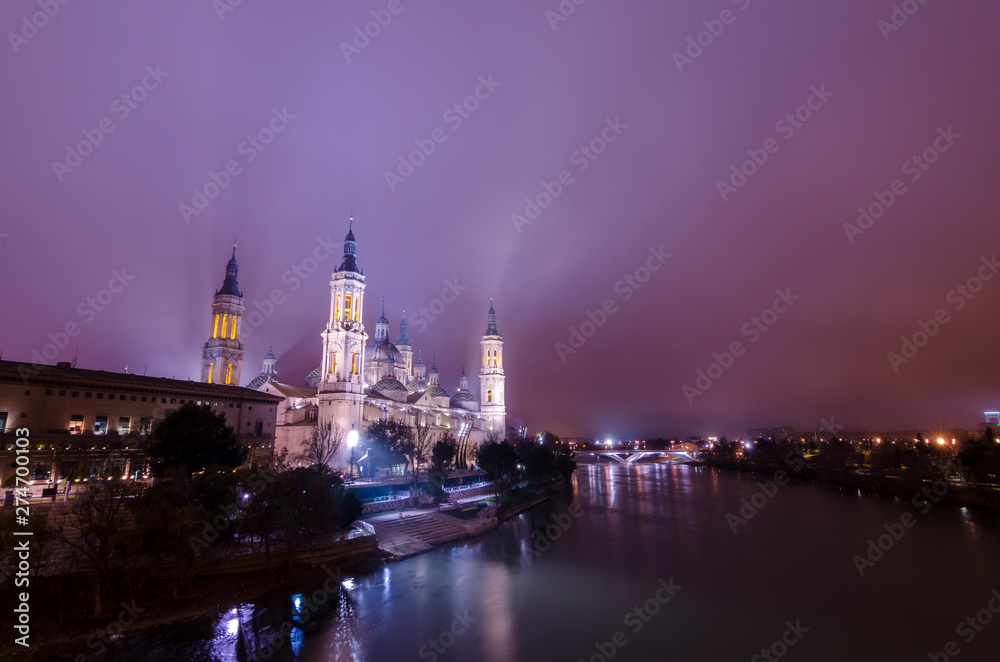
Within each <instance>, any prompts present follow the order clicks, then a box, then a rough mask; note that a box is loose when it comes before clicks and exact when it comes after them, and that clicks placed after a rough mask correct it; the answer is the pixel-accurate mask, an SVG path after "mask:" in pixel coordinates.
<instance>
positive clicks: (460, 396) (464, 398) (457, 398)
mask: <svg viewBox="0 0 1000 662" xmlns="http://www.w3.org/2000/svg"><path fill="white" fill-rule="evenodd" d="M451 401H452V402H479V400H478V399H477V398H476V396H474V395H472V392H471V391H459V392H458V393H456V394H455V395H453V396H451Z"/></svg>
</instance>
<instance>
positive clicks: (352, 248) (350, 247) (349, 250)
mask: <svg viewBox="0 0 1000 662" xmlns="http://www.w3.org/2000/svg"><path fill="white" fill-rule="evenodd" d="M357 248H358V242H357V241H356V240H355V239H354V216H351V218H350V219H349V221H348V227H347V236H346V237H344V257H343V259H341V261H340V268H338V269H337V271H352V272H354V273H361V270H360V269H358V257H357V255H356V251H357Z"/></svg>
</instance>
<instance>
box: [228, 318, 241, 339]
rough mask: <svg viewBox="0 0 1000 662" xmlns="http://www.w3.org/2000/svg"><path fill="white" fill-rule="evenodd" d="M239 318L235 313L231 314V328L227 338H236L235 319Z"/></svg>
mask: <svg viewBox="0 0 1000 662" xmlns="http://www.w3.org/2000/svg"><path fill="white" fill-rule="evenodd" d="M237 319H239V318H237V317H236V315H233V328H232V330H230V332H229V339H230V340H236V320H237Z"/></svg>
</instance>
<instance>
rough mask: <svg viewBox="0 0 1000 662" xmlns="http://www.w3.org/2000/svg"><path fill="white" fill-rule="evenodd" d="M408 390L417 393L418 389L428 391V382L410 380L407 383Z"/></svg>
mask: <svg viewBox="0 0 1000 662" xmlns="http://www.w3.org/2000/svg"><path fill="white" fill-rule="evenodd" d="M406 390H407V391H409V392H410V393H416V392H417V391H426V390H427V382H410V383H409V384H407V385H406Z"/></svg>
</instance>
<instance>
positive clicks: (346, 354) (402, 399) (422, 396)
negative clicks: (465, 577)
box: [202, 219, 507, 468]
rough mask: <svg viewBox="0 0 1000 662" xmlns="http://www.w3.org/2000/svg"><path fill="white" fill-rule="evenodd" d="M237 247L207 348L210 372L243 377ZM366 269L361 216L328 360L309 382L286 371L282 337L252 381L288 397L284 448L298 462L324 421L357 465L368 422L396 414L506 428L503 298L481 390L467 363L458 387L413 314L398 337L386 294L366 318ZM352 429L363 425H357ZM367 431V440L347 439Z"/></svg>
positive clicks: (283, 409)
mask: <svg viewBox="0 0 1000 662" xmlns="http://www.w3.org/2000/svg"><path fill="white" fill-rule="evenodd" d="M237 276H238V265H237V262H236V251H235V248H234V250H233V257H232V259H230V261H229V263H228V264H227V265H226V278H225V280H224V282H223V286H222V288H221V289H219V290H218V291H217V292H216V293H215V297H214V299H213V303H212V327H211V328H212V335H211V338H210V339H209V340H208V341H207V342H206V343H205V345H204V347H203V349H202V359H203V360H202V381H205V382H209V383H213V382H218V383H225V384H238V383H239V379H240V372H241V364H242V360H243V342H242V338H241V334H240V330H241V326H242V319H243V314H244V305H243V294H242V292H241V291H240V289H239V285H238V282H237ZM364 305H365V274H364V271H363V270H362V269H361V268H360V267H359V266H358V258H357V241H356V239H355V237H354V230H353V219H352V221H351V223H350V227H349V229H348V232H347V236H346V237H345V238H344V254H343V258H342V259H341V262H340V266H339V267H337V269H336V271H334V272H333V275H332V277H331V280H330V313H329V317H328V319H327V322H326V325H325V328H324V330H323V332H322V334H321V343H320V345H321V347H322V354H321V356H320V365H319V366H318V367H317V368H316V369H315V370H313V371H312V372H311V373H309V375H308V376H306V378H305V380H304V381H305V384H304V385H295V384H290V383H287V382H285V381H283V380H282V379H280V378H279V377H278V371H277V359H276V357H275V355H274V351H273V347H269V348H268V351H267V354H266V355H265V356H264V364H263V369H262V371H261V373H260V374H259V375H258V376H257V377H255V378H254V379H252V380H250V381H249V383H248V384H247V386H248V387H250V388H253V389H256V390H258V391H262V392H264V393H269V394H272V395H276V396H279V397H281V398H283V402H282V404H281V405H280V406H279V408H278V418H277V426H276V431H275V451H276V452H280V451H281V450H282V449H287V450H288V455H289V458H292V461H293V463H295V458H297V457H299V456H300V455H301V454H302V452H303V448H304V444H305V442H306V441H307V440H309V439H310V438H311V437H312V435H313V434H315V432H316V430H317V429H318V428H321V426H322V427H325V426H326V425H327V424H329V425H330V426H331V429H332V431H333V434H334V435H337V436H339V437H341V438H343V439H344V440H345V443H343V444H342V445H341V448H340V453H339V458H338V459H337V460H336V461H335V462H334V463H333V464H336V465H337V466H336V467H335V468H347V467H348V465H349V464H350V463H351V462H352V461H357V460H358V459H359V457H361V456H363V454H364V453H365V440H364V432H365V429H366V428H367V426H368V424H369V423H371V422H372V421H376V420H381V419H387V418H393V419H397V420H400V421H402V422H405V423H406V424H407V425H410V426H415V425H417V424H418V423H419V424H421V425H427V426H428V427H429V428H430V429H431V430H432V431H437V432H448V433H450V434H451V435H453V436H454V437H455V438H456V439H457V440H459V441H460V442H461V441H466V440H467V441H468V442H469V443H470V444H471V445H473V446H474V445H478V444H480V443H482V442H483V441H484V440H485V439H486V437H487V436H488V435H490V434H491V433H496V434H498V435H499V436H501V437H503V436H504V435H505V433H506V415H507V413H506V407H505V404H504V403H505V393H504V389H505V378H504V370H503V338H502V337H501V335H500V331H499V330H498V329H497V323H496V313H495V312H494V310H493V303H492V301H491V302H490V309H489V312H488V313H487V316H486V329H485V331H484V333H483V336H482V338H481V340H480V345H481V347H482V353H481V360H480V367H479V394H478V395H476V394H475V393H473V391H472V390H471V389H470V387H469V378H468V375H467V374H466V372H465V369H464V368H463V369H462V376H461V377H460V378H459V380H458V388H457V390H456V391H455V392H454V393H453V394H449V393H448V391H447V390H445V388H444V386H442V384H441V375H440V373H439V372H438V369H437V365H436V361H435V360H432V361H431V367H430V369H429V370H428V368H427V365H426V364H425V363H424V360H423V356H422V354H421V352H420V351H419V350H418V351H417V352H416V356H414V348H413V346H412V345H411V344H410V339H409V336H408V334H407V324H406V314H405V312H404V313H403V315H402V316H401V318H400V322H399V332H398V334H397V335H396V342H395V343H394V342H392V340H390V329H389V320H388V318H387V317H386V315H385V305H384V303H383V305H382V310H381V315H380V316H379V318H378V320H376V322H375V333H374V337H370V336H369V334H368V333H367V331H366V330H365V325H364ZM351 431H355V432H357V433H358V434H357V435H352V434H350V433H351ZM355 438H357V439H358V441H359V444H360V448H357V449H356V448H355V447H354V446H352V445H350V444H348V443H346V440H347V439H352V440H353V439H355Z"/></svg>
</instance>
